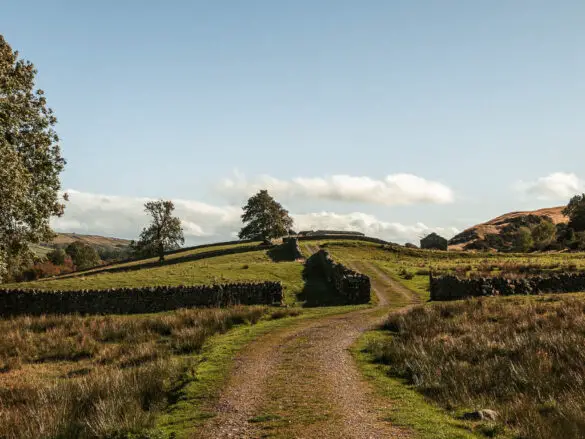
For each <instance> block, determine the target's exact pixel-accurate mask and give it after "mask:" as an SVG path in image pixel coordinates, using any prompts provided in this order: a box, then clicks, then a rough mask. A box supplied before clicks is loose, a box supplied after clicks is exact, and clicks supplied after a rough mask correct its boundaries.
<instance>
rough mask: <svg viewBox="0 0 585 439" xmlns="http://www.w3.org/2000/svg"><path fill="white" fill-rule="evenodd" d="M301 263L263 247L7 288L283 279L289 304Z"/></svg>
mask: <svg viewBox="0 0 585 439" xmlns="http://www.w3.org/2000/svg"><path fill="white" fill-rule="evenodd" d="M302 272H303V264H301V263H299V262H295V261H282V262H274V261H273V260H272V259H271V258H270V257H269V255H268V253H267V251H266V250H257V251H252V252H247V253H239V254H233V255H225V256H216V257H212V258H207V259H200V260H196V261H186V262H183V263H180V264H170V265H162V266H160V267H153V268H144V269H140V270H133V271H128V272H116V273H108V272H102V273H99V274H91V275H88V276H84V275H83V273H80V274H78V275H77V276H72V277H60V278H56V279H50V280H41V281H34V282H23V283H18V284H7V285H6V286H5V287H6V288H38V289H41V290H52V289H62V290H77V289H98V290H99V289H107V288H120V287H137V286H158V285H212V284H219V283H231V282H264V281H279V282H282V285H283V288H284V294H285V302H286V303H288V304H292V303H294V302H295V301H297V295H298V294H300V293H301V292H302V290H303V287H304V281H303V276H302Z"/></svg>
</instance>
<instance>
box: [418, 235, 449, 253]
mask: <svg viewBox="0 0 585 439" xmlns="http://www.w3.org/2000/svg"><path fill="white" fill-rule="evenodd" d="M448 245H449V242H448V241H447V240H446V239H445V238H443V237H442V236H439V235H437V234H436V233H434V232H433V233H431V234H430V235H427V236H425V237H424V238H423V239H421V240H420V248H426V249H432V250H447V247H448Z"/></svg>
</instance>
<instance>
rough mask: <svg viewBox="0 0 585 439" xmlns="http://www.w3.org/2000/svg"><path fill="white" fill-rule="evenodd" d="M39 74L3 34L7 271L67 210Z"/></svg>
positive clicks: (2, 224)
mask: <svg viewBox="0 0 585 439" xmlns="http://www.w3.org/2000/svg"><path fill="white" fill-rule="evenodd" d="M36 73H37V71H36V70H35V68H34V66H33V64H32V63H30V62H28V61H25V60H22V59H19V57H18V52H16V51H13V50H12V48H11V47H10V46H9V45H8V43H7V42H6V41H5V40H4V37H3V36H2V35H0V260H3V261H5V262H4V264H5V265H7V266H8V268H10V267H11V265H15V263H16V261H18V260H19V259H22V258H23V257H24V256H25V255H27V254H30V251H29V250H28V244H29V243H34V242H39V241H41V240H47V239H50V238H51V237H52V236H53V233H52V231H51V228H50V226H49V219H50V217H51V216H53V215H61V214H62V213H63V208H64V206H63V204H62V203H61V202H60V199H59V189H60V181H59V174H60V173H61V171H62V170H63V167H64V165H65V160H64V159H63V158H62V157H61V151H60V148H59V144H58V142H59V138H58V137H57V134H56V133H55V131H54V129H53V127H54V125H55V124H56V123H57V119H56V118H55V116H54V114H53V111H52V110H51V109H50V108H49V107H48V106H47V102H46V99H45V96H44V92H43V91H42V90H35V83H34V80H35V75H36ZM0 265H1V263H0ZM0 271H1V270H0Z"/></svg>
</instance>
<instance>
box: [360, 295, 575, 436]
mask: <svg viewBox="0 0 585 439" xmlns="http://www.w3.org/2000/svg"><path fill="white" fill-rule="evenodd" d="M383 329H384V330H385V332H386V334H387V335H386V336H385V337H382V338H380V337H378V338H376V339H374V340H372V341H371V342H370V343H369V344H367V346H366V347H365V349H364V351H365V352H368V353H369V354H370V355H371V356H372V360H373V362H374V363H378V364H382V365H385V366H386V367H387V369H386V370H387V373H388V375H389V376H391V377H396V378H400V379H403V380H404V381H405V382H406V383H407V384H409V385H411V386H412V387H413V388H414V389H416V390H417V391H418V392H420V393H421V394H423V395H424V396H425V397H427V398H429V399H430V400H433V401H436V402H437V403H439V404H440V405H441V406H443V407H444V408H445V409H447V410H449V411H451V412H453V413H454V414H455V415H462V414H463V413H464V412H470V411H476V410H481V409H493V410H496V411H497V412H498V413H499V416H500V419H499V421H498V422H495V423H493V422H489V423H480V425H479V426H478V428H480V429H482V430H483V431H485V432H486V434H488V436H498V434H501V435H504V436H506V433H505V431H508V432H511V435H512V436H513V437H515V438H522V439H528V438H531V439H549V438H557V437H559V438H560V437H563V438H575V439H577V438H582V437H584V436H585V422H584V420H585V390H584V386H583V383H584V382H585V352H584V351H583V349H582V346H584V345H585V297H583V296H582V295H578V294H576V295H557V296H554V295H551V296H540V297H508V298H485V299H474V300H467V301H457V302H451V303H441V304H433V305H427V306H419V307H415V308H413V309H411V310H410V311H408V312H406V313H396V314H392V315H390V316H389V317H388V319H387V321H386V323H385V324H384V328H383Z"/></svg>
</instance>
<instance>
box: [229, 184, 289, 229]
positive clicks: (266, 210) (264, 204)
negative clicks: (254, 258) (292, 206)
mask: <svg viewBox="0 0 585 439" xmlns="http://www.w3.org/2000/svg"><path fill="white" fill-rule="evenodd" d="M243 209H244V213H243V214H242V222H243V223H244V224H245V225H244V227H243V228H242V230H241V231H240V233H239V237H240V239H257V238H259V239H270V238H278V237H280V236H284V235H286V234H287V233H288V231H289V230H290V229H291V227H292V225H293V220H292V218H291V217H290V216H289V215H288V211H287V210H286V209H284V208H283V207H282V206H281V204H280V203H278V202H277V201H276V200H275V199H274V198H272V197H271V196H270V195H269V194H268V191H267V190H261V191H260V192H258V193H257V194H256V195H254V196H253V197H251V198H250V199H249V200H248V203H246V205H245V206H244V207H243Z"/></svg>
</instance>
